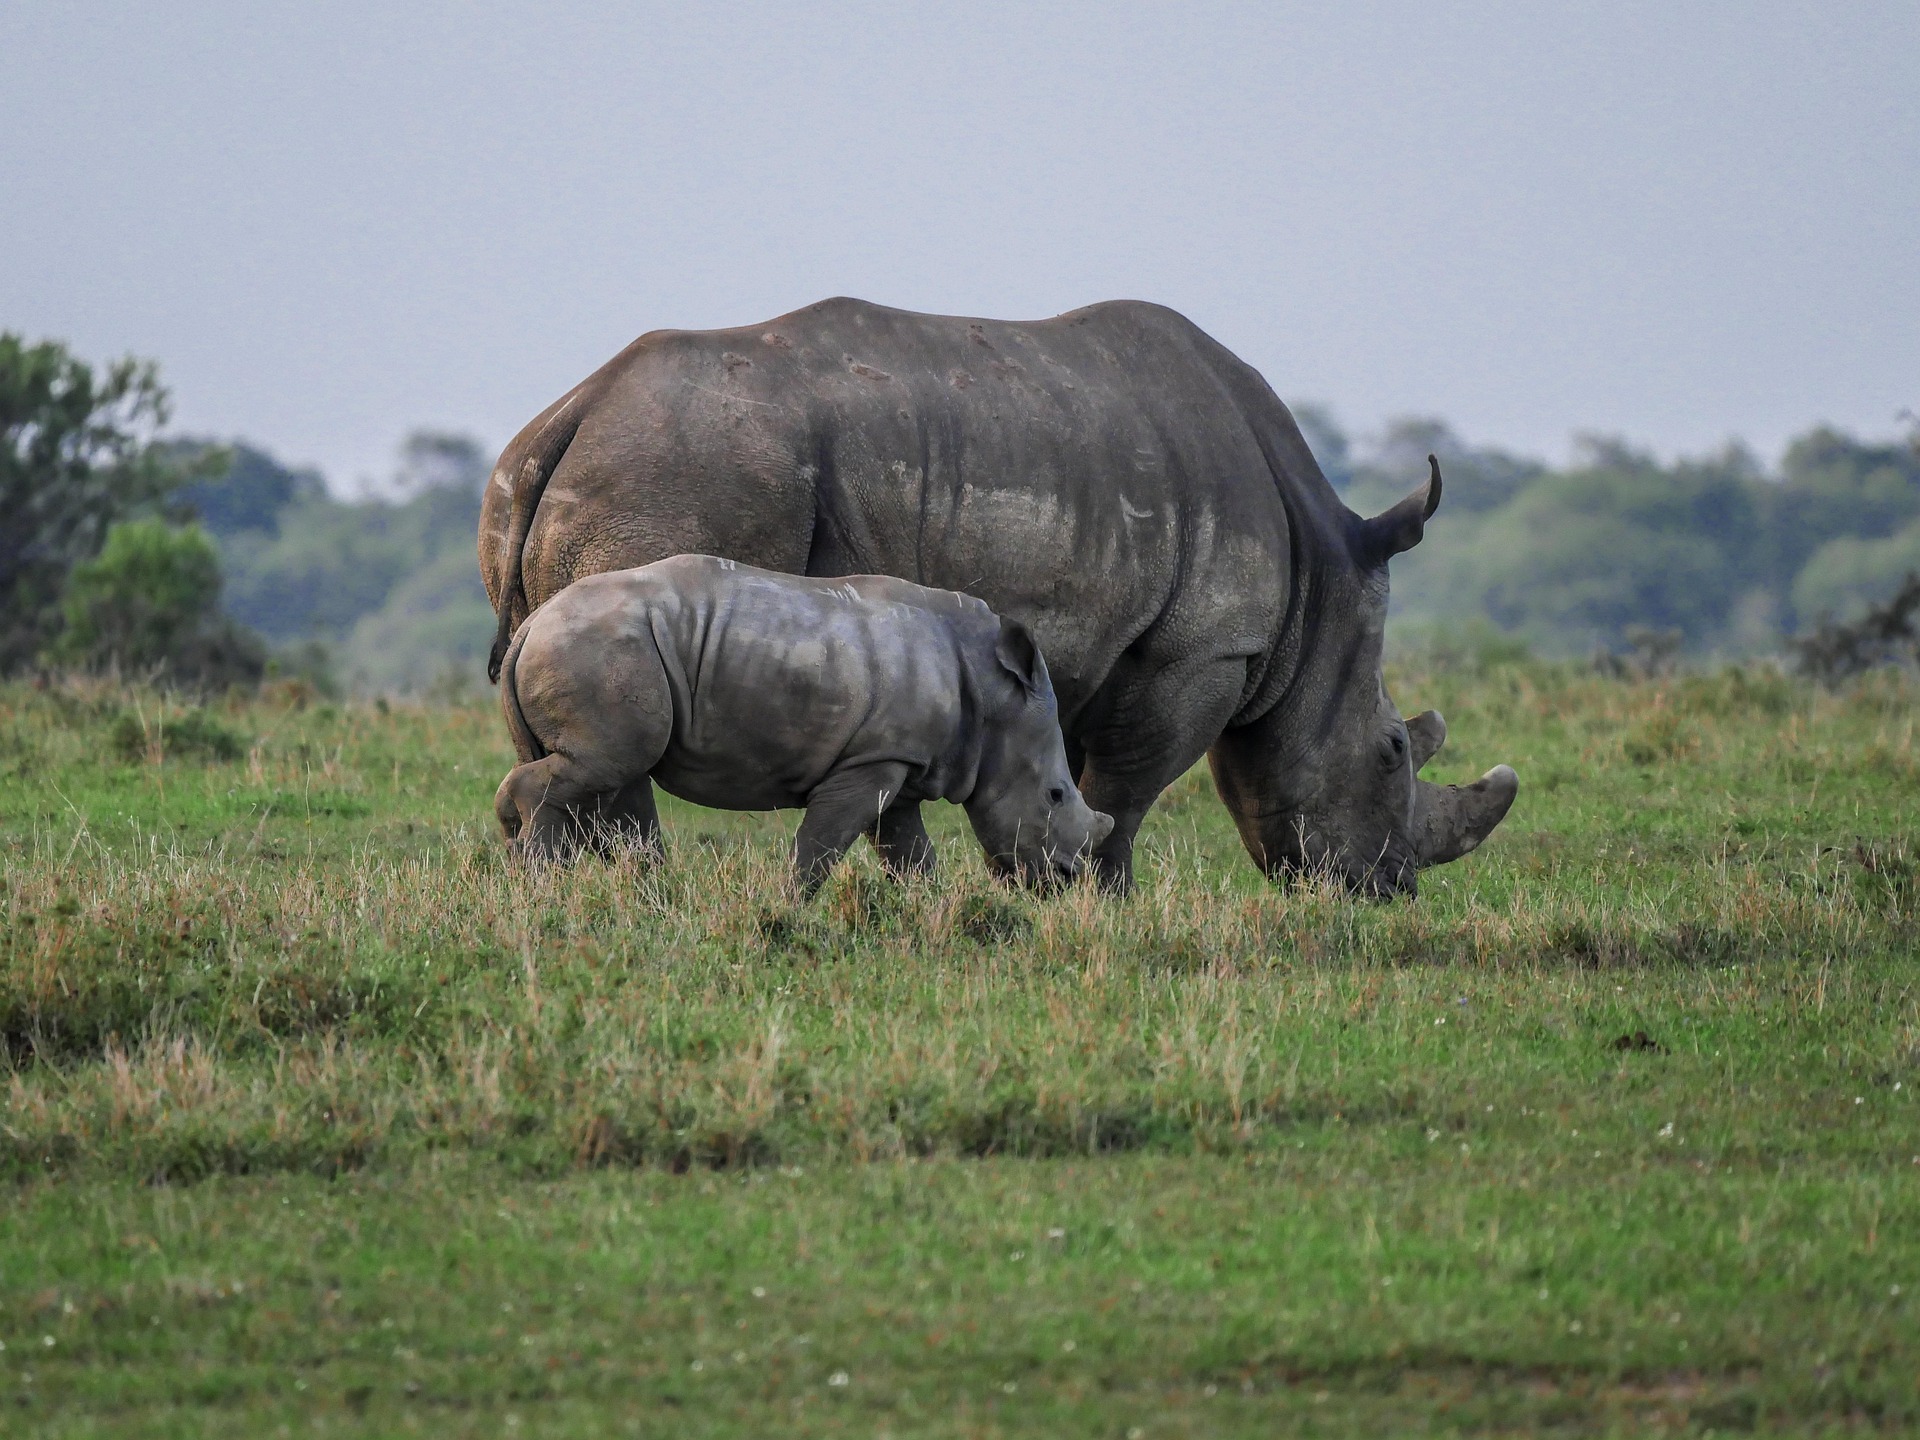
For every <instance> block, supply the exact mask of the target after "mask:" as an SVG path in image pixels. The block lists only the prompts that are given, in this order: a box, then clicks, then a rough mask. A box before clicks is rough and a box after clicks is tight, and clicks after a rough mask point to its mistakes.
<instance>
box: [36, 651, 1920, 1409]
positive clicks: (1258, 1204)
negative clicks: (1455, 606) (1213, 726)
mask: <svg viewBox="0 0 1920 1440" xmlns="http://www.w3.org/2000/svg"><path fill="white" fill-rule="evenodd" d="M1393 685H1394V690H1395V693H1396V695H1397V696H1398V697H1399V698H1400V699H1401V701H1402V703H1403V704H1405V705H1406V706H1407V708H1409V709H1413V708H1418V707H1423V706H1426V705H1434V706H1437V707H1438V708H1440V709H1442V710H1443V711H1444V712H1445V713H1446V714H1447V717H1448V721H1449V724H1450V726H1451V728H1452V731H1453V735H1454V737H1455V738H1454V741H1453V744H1452V745H1451V746H1450V748H1449V749H1448V750H1447V751H1445V752H1443V754H1442V755H1441V756H1440V757H1439V759H1438V760H1437V761H1436V762H1435V764H1434V765H1433V766H1431V767H1430V768H1429V771H1428V774H1429V777H1430V778H1438V779H1443V780H1455V779H1461V778H1465V777H1468V776H1471V775H1475V774H1478V773H1479V772H1480V771H1481V770H1483V769H1485V768H1486V767H1487V766H1488V765H1490V764H1493V763H1494V762H1496V761H1500V760H1505V761H1508V762H1509V763H1512V764H1513V765H1514V766H1515V767H1516V768H1517V769H1518V770H1519V771H1520V774H1521V777H1522V791H1521V799H1520V801H1519V804H1518V805H1517V807H1516V809H1515V811H1514V814H1513V815H1512V817H1511V818H1510V819H1509V821H1508V822H1507V824H1506V826H1504V827H1503V828H1502V830H1501V831H1500V832H1499V834H1498V835H1497V837H1496V838H1495V839H1494V840H1493V841H1492V842H1490V843H1489V844H1488V846H1487V847H1486V848H1485V849H1484V850H1482V851H1481V852H1479V853H1478V854H1476V855H1475V856H1473V857H1470V858H1469V859H1468V860H1466V861H1463V862H1461V863H1460V864H1458V865H1455V866H1452V867H1449V868H1447V869H1445V870H1441V871H1433V872H1428V874H1427V875H1426V876H1425V877H1424V879H1423V887H1422V895H1421V898H1420V900H1419V901H1418V902H1417V903H1414V904H1411V905H1407V904H1397V905H1371V904H1364V903H1361V904H1356V903H1353V902H1351V901H1349V900H1347V899H1346V898H1345V897H1344V896H1341V895H1338V894H1334V893H1330V892H1328V891H1325V890H1319V889H1313V888H1310V887H1302V888H1295V889H1291V890H1283V889H1278V888H1275V887H1272V886H1270V885H1268V884H1267V883H1266V882H1264V881H1263V880H1261V879H1260V878H1259V877H1258V876H1257V875H1256V874H1255V873H1254V871H1253V870H1252V868H1251V866H1250V865H1248V864H1247V863H1246V861H1245V859H1244V857H1243V856H1242V855H1241V853H1240V850H1239V846H1238V842H1237V840H1236V839H1235V838H1234V836H1233V833H1232V830H1231V827H1230V826H1229V825H1228V823H1227V822H1226V819H1225V816H1224V813H1223V812H1221V811H1220V809H1219V807H1218V805H1217V803H1216V802H1215V801H1214V800H1213V798H1212V795H1211V791H1210V786H1209V785H1208V783H1207V780H1206V777H1205V775H1204V773H1203V772H1199V773H1196V774H1194V775H1192V776H1189V777H1188V778H1187V779H1186V780H1184V781H1182V782H1181V783H1180V785H1178V786H1177V787H1176V788H1175V789H1174V790H1173V791H1172V792H1170V794H1169V795H1168V797H1167V798H1166V800H1165V801H1163V803H1162V805H1161V806H1160V807H1159V808H1157V809H1156V811H1155V813H1154V815H1153V816H1152V817H1150V819H1149V822H1148V826H1147V829H1146V831H1145V834H1144V842H1145V844H1144V850H1145V855H1144V864H1143V866H1142V871H1143V880H1144V883H1143V885H1142V888H1141V890H1140V892H1139V893H1138V894H1136V895H1135V896H1134V897H1132V898H1131V899H1129V900H1127V901H1125V902H1119V903H1116V902H1110V901H1105V900H1102V899H1100V898H1098V897H1096V896H1095V895H1093V894H1091V893H1089V892H1087V891H1085V890H1077V891H1074V892H1071V893H1068V894H1066V895H1062V896H1059V897H1055V898H1052V899H1046V900H1036V899H1032V898H1030V897H1026V896H1023V895H1018V894H1014V893H1011V892H1008V891H1005V890H1003V889H1001V888H999V887H997V886H995V885H994V884H993V883H992V882H991V881H990V880H989V879H988V878H987V876H986V874H985V870H984V867H983V866H982V865H981V863H980V862H979V860H978V858H977V856H976V855H975V854H974V853H973V849H972V841H971V839H970V837H968V836H967V835H966V833H965V831H964V827H963V826H961V825H960V824H959V823H958V816H957V814H955V813H952V812H945V813H942V814H941V815H940V816H939V817H938V820H939V822H940V823H939V824H938V825H937V826H936V836H937V838H938V839H939V840H940V841H941V844H942V850H943V856H942V859H943V873H942V875H941V877H940V878H939V879H938V880H936V881H934V882H932V883H930V884H925V885H915V886H911V887H907V888H895V887H893V886H891V885H889V884H888V883H887V882H885V880H884V879H883V878H882V877H881V876H880V874H879V872H878V870H877V867H875V866H874V865H873V864H872V862H871V860H870V858H869V857H866V856H864V855H862V856H859V857H857V858H856V860H855V862H854V863H852V864H850V865H849V866H847V867H845V869H844V870H843V872H842V873H841V874H840V875H839V876H838V877H836V879H835V881H834V882H833V883H832V884H831V885H830V886H829V888H828V890H827V892H826V893H825V894H824V895H823V896H822V897H821V898H820V899H819V900H817V901H815V902H814V903H812V904H810V905H800V904H797V903H796V902H794V901H793V900H792V899H791V898H789V896H788V895H787V893H786V891H785V889H784V887H783V885H782V883H781V863H782V860H783V849H784V845H785V841H786V837H787V836H788V835H789V834H790V832H791V828H792V825H793V817H791V816H787V817H765V816H726V815H717V814H713V813H710V812H702V811H696V810H693V809H691V808H689V807H684V806H678V805H675V804H673V803H671V802H669V803H668V804H667V805H666V806H665V807H664V810H665V817H666V823H667V830H668V841H669V846H670V853H669V856H668V858H667V860H666V861H665V862H664V863H662V864H659V865H654V866H649V865H647V864H645V863H643V862H642V860H641V858H640V857H637V856H634V855H621V856H616V857H614V858H613V859H611V860H607V861H600V860H591V861H587V862H585V863H583V864H581V865H579V866H577V867H576V868H574V869H572V870H571V871H567V872H561V873H548V874H544V875H534V876H529V875H527V874H524V873H521V872H519V871H517V870H515V869H513V868H512V867H510V866H508V865H507V864H506V863H505V861H504V857H503V855H502V853H501V849H500V846H499V843H498V840H497V837H496V835H495V834H494V833H493V831H492V825H491V818H490V817H491V808H490V800H491V795H492V791H493V788H494V786H495V785H496V784H497V783H498V780H499V778H500V776H501V775H502V774H503V773H504V772H505V769H506V768H507V765H508V763H509V760H510V756H509V754H508V751H507V749H506V746H505V743H504V738H503V735H502V730H501V726H500V724H499V721H498V719H497V716H495V715H494V714H493V713H492V712H491V711H490V710H486V709H479V708H476V709H460V708H444V709H430V708H411V707H391V708H390V707H385V706H361V705H354V706H349V707H330V706H319V705H311V704H303V703H301V699H302V697H301V696H300V695H298V694H297V693H295V692H291V691H288V692H282V693H280V694H278V695H273V696H269V697H266V698H263V699H261V700H258V701H249V702H245V703H241V702H235V703H234V704H232V705H230V706H221V707H215V708H214V709H211V710H193V709H184V710H183V709H182V707H181V706H180V705H178V704H177V703H175V702H170V701H165V700H162V699H160V698H158V697H155V696H153V695H151V694H146V693H142V692H129V691H121V690H117V689H113V688H109V687H104V686H90V685H86V684H83V683H78V682H75V683H70V684H66V685H56V686H54V687H52V688H49V689H46V690H31V689H27V688H24V687H22V688H15V689H11V690H5V691H0V887H3V888H0V1053H3V1054H4V1060H0V1069H3V1070H4V1073H0V1171H3V1172H4V1175H5V1178H4V1180H0V1184H4V1185H5V1186H6V1187H7V1188H8V1192H9V1195H8V1200H7V1204H6V1206H5V1208H4V1210H0V1341H4V1343H5V1345H6V1349H5V1350H4V1351H0V1425H4V1426H5V1427H6V1428H7V1429H8V1430H10V1431H11V1430H14V1429H15V1428H16V1427H18V1428H20V1429H23V1430H25V1431H27V1432H31V1433H49V1434H96V1433H97V1434H108V1433H111V1434H115V1435H120V1434H169V1433H178V1434H223V1433H234V1434H249V1435H251V1434H262V1433H273V1431H274V1429H275V1427H276V1426H278V1425H280V1424H283V1423H284V1424H286V1425H288V1426H290V1427H292V1429H293V1430H294V1431H295V1432H296V1433H307V1432H308V1431H309V1430H311V1429H313V1428H314V1427H315V1426H318V1427H320V1428H322V1429H328V1430H334V1431H338V1432H341V1433H391V1432H397V1431H398V1432H404V1431H409V1430H417V1431H419V1432H420V1433H427V1434H467V1433H489V1434H500V1433H502V1432H503V1430H511V1431H513V1432H514V1433H518V1434H575V1433H577V1434H582V1435H589V1434H604V1433H622V1432H623V1431H624V1432H626V1433H643V1434H661V1435H682V1434H687V1435H698V1434H713V1435H723V1434H724V1435H735V1434H739V1435H759V1434H822V1435H827V1434H859V1435H877V1434H882V1433H893V1434H898V1435H907V1434H929V1435H993V1434H1009V1435H1012V1434H1033V1435H1069V1434H1070V1435H1080V1434H1087V1435H1114V1436H1120V1435H1126V1434H1129V1433H1131V1432H1132V1431H1135V1430H1138V1431H1139V1432H1140V1433H1141V1434H1142V1435H1143V1436H1154V1435H1227V1434H1247V1435H1264V1434H1273V1433H1294V1432H1298V1433H1314V1434H1360V1435H1376V1434H1385V1433H1426V1432H1429V1431H1433V1432H1461V1431H1486V1430H1506V1431H1509V1432H1515V1433H1530V1432H1535V1431H1539V1430H1543V1429H1546V1430H1555V1431H1557V1432H1560V1433H1567V1434H1602V1433H1694V1432H1704V1431H1707V1430H1718V1431H1721V1432H1729V1431H1740V1430H1758V1431H1763V1432H1765V1431H1783V1432H1791V1433H1807V1432H1820V1431H1823V1430H1834V1431H1858V1430H1880V1431H1886V1432H1889V1433H1900V1432H1904V1431H1906V1430H1909V1429H1911V1428H1913V1427H1915V1426H1916V1425H1920V1338H1916V1336H1920V1323H1916V1322H1920V1314H1915V1313H1913V1312H1912V1308H1911V1307H1912V1297H1913V1295H1914V1294H1915V1287H1916V1286H1920V1111H1916V1109H1915V1103H1914V1096H1915V1090H1916V1086H1920V1004H1916V996H1917V995H1920V987H1917V986H1916V983H1915V979H1914V973H1913V972H1914V961H1913V952H1914V949H1915V940H1916V937H1917V936H1920V923H1917V921H1916V906H1917V903H1920V872H1917V869H1916V858H1917V857H1916V837H1915V827H1914V817H1915V815H1916V813H1917V812H1916V809H1915V801H1916V799H1917V798H1920V753H1917V752H1916V750H1915V748H1914V698H1915V694H1914V691H1913V690H1912V689H1911V688H1910V687H1908V686H1905V685H1903V684H1901V683H1899V682H1897V681H1894V680H1889V679H1881V680H1877V681H1875V682H1873V683H1871V684H1869V685H1866V686H1864V687H1862V688H1861V689H1859V690H1858V691H1856V692H1854V693H1851V694H1849V695H1847V696H1844V697H1829V696H1823V695H1821V694H1819V693H1817V692H1814V691H1812V690H1809V689H1806V688H1803V687H1801V686H1799V685H1797V684H1795V683H1792V682H1789V681H1786V680H1784V679H1782V678H1780V677H1779V676H1777V675H1774V674H1772V673H1770V672H1766V671H1729V672H1725V673H1722V674H1719V675H1716V676H1710V677H1693V678H1686V679H1680V680H1672V681H1665V682H1651V683H1645V684H1626V683H1620V682H1614V681H1605V680H1601V679H1598V678H1595V677H1592V676H1589V675H1585V674H1582V673H1579V672H1577V671H1575V670H1572V669H1554V668H1547V667H1538V666H1529V665H1526V664H1518V663H1516V664H1502V665H1494V666H1491V667H1483V668H1478V669H1476V668H1473V667H1462V668H1455V669H1442V670H1420V669H1415V670H1412V671H1410V672H1407V673H1402V674H1399V675H1397V676H1395V677H1393ZM1056 1232H1057V1233H1056ZM756 1286H757V1287H759V1288H760V1289H762V1290H764V1291H765V1292H766V1294H765V1295H764V1296H756V1295H755V1294H754V1288H755V1287H756ZM1896 1287H1898V1288H1897V1289H1896ZM503 1307H510V1308H503ZM49 1340H51V1342H52V1343H51V1344H48V1343H46V1342H47V1341H49ZM1070 1343H1071V1347H1072V1348H1068V1347H1069V1344H1070ZM696 1362H697V1363H698V1365H699V1368H698V1369H696V1368H694V1366H695V1364H696ZM839 1376H844V1377H845V1383H842V1384H835V1383H833V1381H834V1380H835V1378H836V1377H839ZM1008 1387H1012V1388H1011V1389H1009V1388H1008Z"/></svg>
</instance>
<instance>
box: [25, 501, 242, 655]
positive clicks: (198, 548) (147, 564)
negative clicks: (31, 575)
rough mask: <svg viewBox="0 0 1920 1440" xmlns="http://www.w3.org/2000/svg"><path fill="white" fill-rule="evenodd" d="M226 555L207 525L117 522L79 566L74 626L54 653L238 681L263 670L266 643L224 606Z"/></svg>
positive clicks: (69, 600) (71, 600) (71, 602)
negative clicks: (217, 548)
mask: <svg viewBox="0 0 1920 1440" xmlns="http://www.w3.org/2000/svg"><path fill="white" fill-rule="evenodd" d="M219 603H220V557H219V554H218V552H217V551H215V549H214V547H213V542H212V541H211V540H209V539H208V538H207V536H206V534H205V533H204V532H203V531H202V530H201V529H200V528H199V527H198V526H192V525H189V526H175V525H169V524H167V523H165V522H164V521H160V520H134V521H129V522H127V523H126V524H123V525H116V526H115V527H114V528H113V529H112V530H111V531H110V532H109V533H108V535H107V543H106V545H105V546H104V547H103V548H102V549H101V551H100V554H99V556H98V557H97V558H95V559H93V560H89V561H86V562H84V563H82V564H80V565H77V566H75V567H74V570H73V573H72V575H71V576H70V578H69V579H68V582H67V591H66V598H65V606H64V608H65V611H66V622H67V624H66V631H65V633H64V634H62V635H61V637H60V639H59V640H58V642H56V644H55V645H54V646H53V647H52V649H51V650H50V652H49V654H50V657H51V658H53V659H55V660H57V661H62V662H65V663H68V664H75V665H82V666H85V667H87V668H90V669H104V668H108V667H117V668H119V669H121V670H129V671H136V672H142V671H151V672H158V673H160V674H163V675H165V676H167V677H168V678H172V679H178V680H186V681H192V682H196V683H200V684H210V685H233V684H237V683H242V682H252V681H256V680H258V679H259V678H260V676H261V674H262V673H263V672H264V671H265V668H266V655H265V651H264V648H263V647H262V646H261V644H260V642H259V641H258V640H257V639H255V638H254V637H252V636H251V635H249V634H248V633H247V632H246V631H244V630H242V629H241V628H240V627H238V626H236V625H234V624H233V623H232V622H231V621H230V620H227V619H226V618H225V617H224V616H222V615H221V614H220V611H219Z"/></svg>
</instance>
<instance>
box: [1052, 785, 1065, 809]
mask: <svg viewBox="0 0 1920 1440" xmlns="http://www.w3.org/2000/svg"><path fill="white" fill-rule="evenodd" d="M1066 798H1067V792H1066V791H1065V790H1063V789H1061V788H1060V787H1059V786H1058V785H1056V786H1054V787H1053V788H1052V789H1051V790H1049V791H1047V799H1049V800H1051V801H1052V802H1053V803H1054V804H1055V805H1058V804H1059V803H1060V802H1061V801H1063V800H1065V799H1066Z"/></svg>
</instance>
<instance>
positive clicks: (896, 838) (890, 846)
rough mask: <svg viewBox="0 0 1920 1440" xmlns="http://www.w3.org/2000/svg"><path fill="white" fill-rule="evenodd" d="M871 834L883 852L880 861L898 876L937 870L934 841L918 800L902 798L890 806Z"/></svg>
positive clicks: (897, 877)
mask: <svg viewBox="0 0 1920 1440" xmlns="http://www.w3.org/2000/svg"><path fill="white" fill-rule="evenodd" d="M867 835H868V837H869V838H870V839H871V840H872V841H873V848H874V849H875V850H877V851H878V852H879V854H880V863H881V864H882V865H884V866H886V867H887V873H888V874H889V875H891V876H893V878H894V879H896V880H905V879H907V878H908V877H909V876H913V875H931V874H932V873H933V841H932V840H931V839H929V838H928V836H927V826H926V822H925V821H924V820H923V819H922V818H921V815H920V802H919V801H918V800H912V801H907V800H902V801H898V802H896V803H895V804H893V805H891V806H889V807H888V808H887V809H886V810H885V811H884V812H883V813H882V814H881V816H880V818H879V819H878V820H876V821H874V822H873V825H872V826H871V828H869V829H868V831H867Z"/></svg>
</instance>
